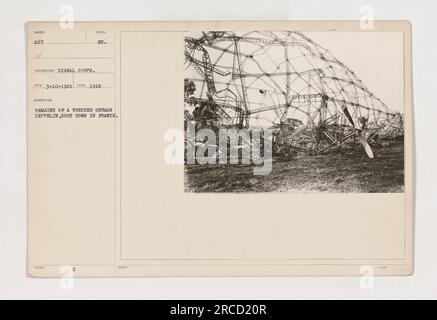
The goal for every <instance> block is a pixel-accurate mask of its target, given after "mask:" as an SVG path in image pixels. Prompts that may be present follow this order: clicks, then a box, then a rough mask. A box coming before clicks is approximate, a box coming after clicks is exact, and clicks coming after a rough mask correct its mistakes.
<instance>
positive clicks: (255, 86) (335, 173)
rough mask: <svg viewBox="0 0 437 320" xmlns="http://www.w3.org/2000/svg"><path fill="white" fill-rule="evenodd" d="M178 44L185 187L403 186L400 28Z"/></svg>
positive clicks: (189, 39) (226, 36) (353, 189)
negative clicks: (181, 66) (181, 65)
mask: <svg viewBox="0 0 437 320" xmlns="http://www.w3.org/2000/svg"><path fill="white" fill-rule="evenodd" d="M184 39H185V50H184V54H185V64H184V68H185V69H184V107H185V110H184V116H185V119H184V121H185V130H186V132H185V147H186V152H185V170H184V171H185V180H184V181H185V192H194V193H197V192H200V193H202V192H219V193H228V192H236V193H252V192H328V193H402V192H403V191H404V113H403V110H404V56H403V49H402V48H403V46H404V43H403V34H402V33H400V32H366V31H358V32H336V31H332V32H331V31H324V32H304V31H302V32H301V31H242V32H239V31H204V32H186V33H185V38H184ZM259 168H263V170H258V172H257V169H259ZM259 171H260V172H259Z"/></svg>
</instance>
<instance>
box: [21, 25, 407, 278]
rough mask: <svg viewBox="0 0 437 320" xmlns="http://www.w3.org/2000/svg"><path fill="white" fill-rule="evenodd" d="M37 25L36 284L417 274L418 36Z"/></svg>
mask: <svg viewBox="0 0 437 320" xmlns="http://www.w3.org/2000/svg"><path fill="white" fill-rule="evenodd" d="M70 27H73V28H70ZM26 28H27V40H26V41H27V81H28V82H27V108H28V109H27V126H28V275H29V276H32V277H62V276H77V277H124V276H333V275H341V276H347V275H373V274H374V275H410V274H411V273H412V272H413V144H412V143H413V125H412V82H411V26H410V24H409V23H408V22H405V21H377V22H375V24H374V26H373V28H372V29H362V28H360V23H359V22H358V21H324V22H321V21H312V22H310V21H308V22H290V21H275V22H267V21H265V22H255V21H250V22H231V21H227V22H225V21H221V22H206V21H198V22H75V23H74V25H73V26H72V25H65V24H64V25H60V24H59V23H57V22H29V23H28V24H27V25H26ZM181 146H182V147H181ZM179 147H181V148H179ZM181 150H182V151H181Z"/></svg>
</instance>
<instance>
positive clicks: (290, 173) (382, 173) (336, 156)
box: [185, 141, 404, 192]
mask: <svg viewBox="0 0 437 320" xmlns="http://www.w3.org/2000/svg"><path fill="white" fill-rule="evenodd" d="M372 149H373V152H374V154H375V158H374V159H369V158H368V157H367V155H366V154H365V152H364V150H363V148H362V147H361V146H360V145H358V144H357V145H356V146H354V147H353V148H351V149H348V150H343V151H342V153H333V154H328V155H319V156H297V157H294V158H289V159H275V158H274V159H273V167H272V172H271V173H270V174H269V175H266V176H255V175H253V166H251V165H232V164H225V165H210V164H208V165H185V191H186V192H403V188H404V145H403V142H402V141H391V142H390V143H385V145H383V146H372Z"/></svg>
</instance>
